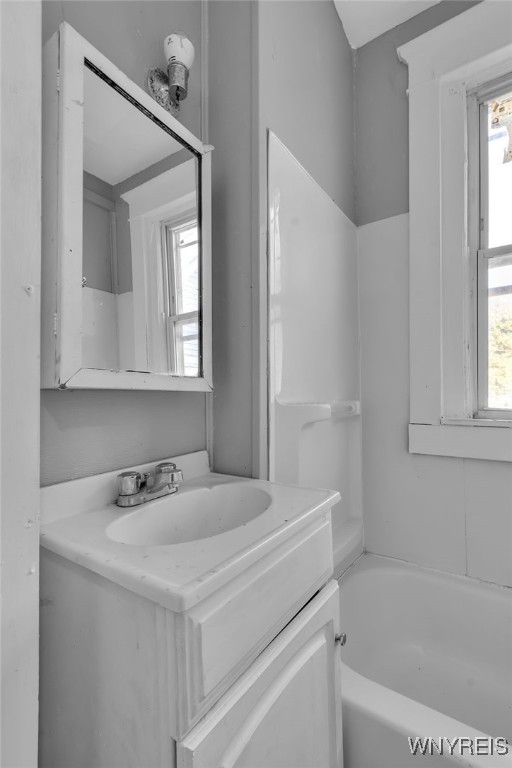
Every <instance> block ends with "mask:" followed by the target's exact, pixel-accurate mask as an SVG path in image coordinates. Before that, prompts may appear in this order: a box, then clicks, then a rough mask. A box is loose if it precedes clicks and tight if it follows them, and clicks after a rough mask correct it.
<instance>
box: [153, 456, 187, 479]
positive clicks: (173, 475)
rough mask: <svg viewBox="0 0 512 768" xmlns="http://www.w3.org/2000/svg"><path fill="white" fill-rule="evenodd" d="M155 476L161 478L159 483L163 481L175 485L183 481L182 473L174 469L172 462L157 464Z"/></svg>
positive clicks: (174, 465)
mask: <svg viewBox="0 0 512 768" xmlns="http://www.w3.org/2000/svg"><path fill="white" fill-rule="evenodd" d="M155 474H156V475H157V476H161V478H162V479H161V480H160V482H162V481H163V482H165V483H173V484H175V485H177V484H178V483H181V482H182V481H183V472H182V471H181V469H176V464H173V462H172V461H164V462H162V463H161V464H157V465H156V467H155Z"/></svg>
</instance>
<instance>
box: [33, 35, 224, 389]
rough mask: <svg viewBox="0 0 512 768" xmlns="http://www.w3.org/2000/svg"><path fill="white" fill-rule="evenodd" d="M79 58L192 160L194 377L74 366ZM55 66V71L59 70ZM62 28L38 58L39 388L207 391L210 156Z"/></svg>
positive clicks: (78, 298) (77, 358)
mask: <svg viewBox="0 0 512 768" xmlns="http://www.w3.org/2000/svg"><path fill="white" fill-rule="evenodd" d="M85 59H87V60H88V61H90V62H91V63H92V64H93V65H94V66H95V67H97V68H98V69H99V70H100V71H101V72H103V73H104V74H105V75H106V76H107V77H109V78H110V79H111V80H112V81H113V82H115V83H116V84H117V85H119V86H120V87H121V88H122V89H123V90H124V91H126V93H127V94H129V95H130V96H131V97H132V98H133V99H134V100H135V101H137V102H138V103H139V104H140V105H141V106H142V107H143V108H144V109H145V110H147V111H148V112H150V113H151V114H152V115H153V116H154V117H155V118H157V120H159V121H160V123H163V124H164V125H165V126H166V127H168V128H169V129H170V130H171V131H172V132H173V133H174V134H175V135H177V136H179V137H180V138H181V139H182V141H184V142H185V143H186V144H188V145H189V146H190V147H191V149H193V150H194V151H195V152H196V153H199V156H200V174H201V185H200V189H201V201H200V202H201V222H200V227H201V241H202V242H201V374H200V376H197V377H192V376H186V377H185V376H176V375H171V374H159V373H146V372H138V371H117V370H103V369H96V368H83V367H82V300H83V291H82V217H83V214H82V204H83V151H82V148H83V111H84V67H85V63H84V62H85ZM59 62H60V67H59ZM212 149H213V147H211V146H208V145H204V144H203V143H202V142H201V141H199V139H197V138H196V137H195V136H194V135H193V134H192V133H190V131H188V130H187V129H186V128H185V127H184V126H183V125H182V124H181V123H180V122H179V121H178V120H176V119H175V118H174V117H172V116H171V115H170V114H169V113H168V112H167V111H166V110H165V109H164V108H163V107H161V106H160V105H159V104H157V102H155V101H154V100H153V99H152V98H151V96H149V94H147V93H146V92H145V91H143V90H142V89H141V88H140V87H139V86H138V85H136V84H135V83H133V82H132V81H131V80H130V79H129V78H128V77H127V76H126V75H124V74H123V73H122V72H121V71H120V70H119V69H118V68H117V67H116V66H115V65H114V64H112V62H110V61H109V60H108V59H107V58H106V57H105V56H103V55H102V54H101V53H100V52H99V51H98V50H96V48H94V47H93V46H92V45H90V44H89V43H88V42H87V40H85V39H84V38H83V37H82V36H81V35H79V34H78V33H77V32H76V31H75V30H74V29H73V28H72V27H71V26H70V25H69V24H67V23H63V24H61V25H60V27H59V30H58V31H57V32H56V33H55V35H54V36H53V37H52V38H51V39H50V40H49V41H48V42H47V43H46V45H45V47H44V52H43V210H42V216H43V221H42V225H43V239H42V259H43V268H42V286H41V288H42V340H41V344H42V347H41V363H42V371H41V386H42V387H43V388H46V389H55V388H58V389H68V388H69V389H148V390H182V391H183V390H187V391H196V392H209V391H211V390H212V388H213V385H212V352H211V350H212V326H211V154H210V153H211V150H212Z"/></svg>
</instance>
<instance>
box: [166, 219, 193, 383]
mask: <svg viewBox="0 0 512 768" xmlns="http://www.w3.org/2000/svg"><path fill="white" fill-rule="evenodd" d="M161 232H162V256H163V274H164V280H163V286H164V291H165V296H164V307H165V309H164V312H165V315H166V319H167V351H168V356H169V365H170V370H172V371H175V372H176V373H177V374H178V375H180V376H197V375H198V368H199V360H200V356H199V235H198V227H197V218H195V217H194V218H190V217H189V218H185V219H181V220H176V219H174V220H170V221H165V222H162V229H161Z"/></svg>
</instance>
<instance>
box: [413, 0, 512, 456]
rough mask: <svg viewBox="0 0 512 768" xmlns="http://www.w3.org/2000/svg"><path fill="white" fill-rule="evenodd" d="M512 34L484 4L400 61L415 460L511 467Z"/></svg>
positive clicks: (508, 13) (507, 12) (496, 9)
mask: <svg viewBox="0 0 512 768" xmlns="http://www.w3.org/2000/svg"><path fill="white" fill-rule="evenodd" d="M511 29H512V3H491V2H485V3H479V4H478V5H475V6H473V7H472V8H470V9H469V10H467V11H465V12H463V13H461V14H459V15H458V16H456V17H455V18H453V19H450V20H449V21H447V22H446V23H445V24H441V25H440V26H438V27H436V28H434V29H432V30H430V31H429V32H427V33H426V34H424V35H422V36H421V37H418V38H416V39H415V40H412V41H411V42H409V43H406V44H405V45H404V46H402V47H401V48H399V50H398V55H399V58H400V59H401V60H402V61H403V62H404V63H406V64H407V65H408V67H409V88H408V96H409V275H410V385H411V397H410V423H409V451H410V452H411V453H421V454H431V455H441V456H457V457H465V458H475V459H476V458H481V459H491V460H498V461H512V404H511V394H512V392H511V386H512V385H511V382H510V367H509V366H510V364H512V359H511V357H512V349H511V347H512V328H509V324H508V318H509V317H510V306H511V304H510V302H511V301H512V293H511V290H512V289H511V283H512V275H511V271H512V270H511V267H512V247H511V244H512V234H511V228H512V224H511V220H512V215H509V214H508V211H509V210H512V199H511V192H512V187H511V170H512V162H507V163H503V159H504V157H503V149H506V147H508V139H507V136H506V135H505V132H504V130H503V128H504V127H505V128H506V126H505V125H504V118H503V119H502V116H503V115H504V112H499V111H498V115H499V116H500V120H499V121H498V123H499V125H498V128H494V127H493V125H494V124H493V123H492V120H493V116H492V113H493V110H494V111H495V109H497V110H500V108H501V107H506V102H507V99H508V98H509V97H510V96H511V95H512V78H511V76H510V73H511V72H512V39H511V35H510V30H511ZM496 102H498V104H499V106H498V107H497V108H495V106H494V105H495V103H496ZM479 115H480V117H479ZM494 116H495V117H496V111H495V115H494ZM489 118H490V119H491V124H490V126H489ZM472 126H474V127H472ZM506 131H507V134H508V128H506ZM479 137H480V142H479ZM500 145H501V146H500ZM505 145H506V147H505ZM507 152H508V149H507ZM500 155H501V156H500ZM505 159H508V155H507V156H506V157H505ZM475 168H476V171H475ZM481 223H483V227H482V226H481Z"/></svg>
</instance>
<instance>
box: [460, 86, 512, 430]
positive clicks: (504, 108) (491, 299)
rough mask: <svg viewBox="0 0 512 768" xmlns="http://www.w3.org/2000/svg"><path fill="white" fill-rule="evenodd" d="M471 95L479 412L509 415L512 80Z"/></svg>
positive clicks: (511, 407)
mask: <svg viewBox="0 0 512 768" xmlns="http://www.w3.org/2000/svg"><path fill="white" fill-rule="evenodd" d="M473 98H474V99H476V100H477V106H478V109H477V110H472V112H473V113H476V114H477V115H478V124H479V125H478V128H479V147H480V152H479V176H480V185H479V187H480V205H479V226H478V230H479V231H478V234H477V238H476V239H477V242H478V251H477V253H478V342H477V346H478V354H477V365H478V403H477V415H478V416H483V417H490V416H494V417H496V418H511V417H512V79H509V80H508V82H501V83H499V84H494V85H493V84H491V85H490V86H486V87H485V89H480V90H479V91H477V93H476V94H475V95H474V96H473ZM470 162H471V158H470ZM477 225H478V224H477Z"/></svg>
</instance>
